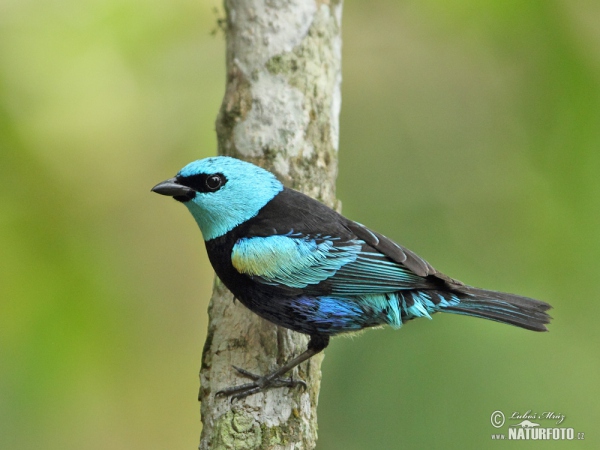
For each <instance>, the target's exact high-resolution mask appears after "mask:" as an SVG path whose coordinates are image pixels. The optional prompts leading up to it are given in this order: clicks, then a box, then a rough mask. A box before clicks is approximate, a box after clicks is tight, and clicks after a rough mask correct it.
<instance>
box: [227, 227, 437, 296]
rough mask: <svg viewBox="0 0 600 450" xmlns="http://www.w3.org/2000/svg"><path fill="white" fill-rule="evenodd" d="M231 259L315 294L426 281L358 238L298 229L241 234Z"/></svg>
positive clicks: (252, 272) (377, 290) (261, 277)
mask: <svg viewBox="0 0 600 450" xmlns="http://www.w3.org/2000/svg"><path fill="white" fill-rule="evenodd" d="M390 242H391V241H390ZM231 260H232V264H233V266H234V267H235V269H236V270H237V271H238V272H240V273H242V274H245V275H247V276H249V277H251V278H252V279H254V280H255V281H258V282H260V283H264V284H269V285H273V286H279V287H282V288H286V289H301V290H302V291H304V292H306V293H313V294H316V295H328V294H329V295H339V296H357V295H369V294H381V293H388V292H394V291H397V290H402V289H415V288H423V287H428V286H429V285H430V284H429V281H428V280H426V279H425V278H424V277H422V276H420V275H418V274H416V273H415V272H414V271H413V270H412V269H411V268H409V267H408V266H407V265H404V264H402V263H398V262H397V261H394V260H392V259H390V258H389V257H388V256H386V255H385V254H383V253H382V252H380V251H379V250H377V249H376V248H374V247H373V246H371V245H369V244H368V243H366V242H365V241H364V240H363V239H360V238H357V239H342V238H339V237H331V236H322V235H302V234H300V233H297V234H288V235H274V236H267V237H249V238H242V239H239V240H238V241H237V242H236V244H235V245H234V247H233V250H232V254H231Z"/></svg>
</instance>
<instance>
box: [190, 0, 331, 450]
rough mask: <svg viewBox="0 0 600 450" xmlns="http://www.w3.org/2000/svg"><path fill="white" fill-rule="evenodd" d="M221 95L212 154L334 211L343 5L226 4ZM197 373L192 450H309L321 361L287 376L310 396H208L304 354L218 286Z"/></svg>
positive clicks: (301, 338) (300, 345)
mask: <svg viewBox="0 0 600 450" xmlns="http://www.w3.org/2000/svg"><path fill="white" fill-rule="evenodd" d="M225 11H226V15H227V17H226V21H225V22H224V24H223V25H224V31H225V34H226V40H227V87H226V92H225V96H224V98H223V103H222V105H221V110H220V112H219V116H218V118H217V121H216V129H217V136H218V142H219V154H221V155H228V156H233V157H236V158H240V159H245V160H248V161H251V162H253V163H255V164H258V165H260V166H262V167H265V168H267V169H269V170H271V171H272V172H274V173H275V174H276V175H277V176H278V177H279V179H280V180H281V181H282V182H283V183H284V184H285V185H286V186H289V187H292V188H295V189H298V190H300V191H303V192H304V193H306V194H308V195H311V196H312V197H314V198H317V199H318V200H320V201H322V202H324V203H325V204H327V205H329V206H332V207H336V206H338V209H339V205H338V204H336V199H335V177H336V175H337V151H338V135H339V132H338V131H339V112H340V105H341V93H340V84H341V42H342V41H341V13H342V2H341V0H225ZM209 317H210V319H209V326H208V336H207V338H206V343H205V346H204V352H203V356H202V368H201V370H200V382H201V388H200V395H199V399H200V401H201V402H202V407H201V412H202V423H203V429H202V436H201V442H200V447H199V448H200V449H202V450H207V449H237V450H241V449H243V450H246V449H248V450H249V449H312V448H314V447H315V445H316V440H317V402H318V396H319V388H320V381H321V371H320V365H321V361H322V355H317V356H315V357H313V358H311V359H310V360H308V361H307V362H305V363H303V364H301V365H300V366H299V367H298V368H297V369H295V370H294V373H293V376H294V378H296V379H298V378H300V379H302V380H304V381H306V383H307V385H308V389H306V390H303V389H302V388H301V387H299V388H293V389H290V388H274V389H271V390H268V391H266V392H265V393H259V394H255V395H251V396H249V397H246V398H245V399H243V400H239V401H236V402H233V403H231V402H230V401H229V399H228V398H224V397H222V396H219V397H215V395H214V394H215V393H216V392H217V391H219V390H220V389H223V388H225V387H229V386H234V385H237V384H241V383H246V382H248V380H247V379H244V378H241V377H240V376H239V375H238V374H237V372H236V371H234V370H233V369H232V367H231V366H232V365H236V366H239V367H242V368H244V369H247V370H249V371H251V372H254V373H257V374H266V373H268V372H269V371H271V370H273V369H275V368H276V367H278V366H280V365H281V364H283V363H284V362H285V361H286V360H288V359H289V358H291V357H292V356H296V355H298V354H300V353H301V352H303V351H304V350H305V349H306V345H307V342H308V337H307V336H305V335H302V334H299V333H295V332H292V331H290V330H286V329H284V328H280V327H277V326H275V325H273V324H271V323H269V322H267V321H265V320H263V319H261V318H260V317H258V316H257V315H255V314H254V313H252V312H250V311H249V310H248V309H246V308H245V307H244V306H243V305H241V304H240V303H239V302H234V301H233V298H232V295H231V293H230V292H229V291H228V290H227V289H226V288H225V286H224V285H223V284H222V283H221V282H220V280H218V279H216V280H215V286H214V292H213V295H212V298H211V301H210V305H209Z"/></svg>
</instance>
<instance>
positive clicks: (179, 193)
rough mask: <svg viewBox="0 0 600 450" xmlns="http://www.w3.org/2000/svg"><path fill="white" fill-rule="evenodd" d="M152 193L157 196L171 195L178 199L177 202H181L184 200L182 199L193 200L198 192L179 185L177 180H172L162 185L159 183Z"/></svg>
mask: <svg viewBox="0 0 600 450" xmlns="http://www.w3.org/2000/svg"><path fill="white" fill-rule="evenodd" d="M152 192H156V193H157V194H161V195H169V196H171V197H178V198H176V200H180V201H181V200H183V199H182V197H185V200H191V199H193V198H194V197H195V196H196V191H194V190H193V189H192V188H189V187H187V186H184V185H182V184H179V182H178V181H177V178H170V179H168V180H165V181H163V182H162V183H158V184H157V185H156V186H154V187H153V188H152Z"/></svg>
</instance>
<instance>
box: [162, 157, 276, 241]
mask: <svg viewBox="0 0 600 450" xmlns="http://www.w3.org/2000/svg"><path fill="white" fill-rule="evenodd" d="M281 190H283V185H282V184H281V183H280V182H279V181H278V180H277V178H275V175H273V174H272V173H270V172H268V171H266V170H264V169H262V168H260V167H258V166H255V165H254V164H251V163H248V162H245V161H241V160H239V159H235V158H229V157H227V156H216V157H212V158H205V159H200V160H198V161H194V162H191V163H189V164H188V165H187V166H185V167H184V168H183V169H181V170H180V171H179V173H177V175H176V176H175V177H174V178H170V179H168V180H165V181H163V182H162V183H159V184H157V185H156V186H154V187H153V188H152V191H153V192H156V193H157V194H162V195H168V196H171V197H173V198H174V199H175V200H177V201H179V202H182V203H183V204H184V205H185V206H187V208H188V209H189V210H190V212H191V213H192V216H194V219H196V222H197V223H198V226H199V227H200V230H201V231H202V235H203V236H204V240H206V241H209V240H211V239H214V238H216V237H219V236H222V235H224V234H225V233H227V232H228V231H230V230H232V229H233V228H235V227H236V226H238V225H239V224H241V223H243V222H245V221H247V220H248V219H251V218H252V217H254V216H256V215H257V214H258V212H259V211H260V210H261V208H262V207H263V206H265V205H266V204H267V203H269V201H271V200H272V199H273V197H275V196H276V195H277V194H278V193H279V192H281Z"/></svg>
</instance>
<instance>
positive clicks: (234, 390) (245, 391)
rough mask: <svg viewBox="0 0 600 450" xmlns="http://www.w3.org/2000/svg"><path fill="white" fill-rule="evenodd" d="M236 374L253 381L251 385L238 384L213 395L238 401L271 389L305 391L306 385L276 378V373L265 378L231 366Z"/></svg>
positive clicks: (296, 381)
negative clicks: (296, 388)
mask: <svg viewBox="0 0 600 450" xmlns="http://www.w3.org/2000/svg"><path fill="white" fill-rule="evenodd" d="M233 368H234V369H235V370H237V371H238V373H239V374H240V375H242V376H244V377H246V378H250V379H251V380H254V381H253V382H252V383H245V384H240V385H238V386H232V387H229V388H225V389H221V390H220V391H218V392H217V393H216V394H215V395H224V396H226V397H231V398H230V400H231V401H232V402H233V401H234V400H239V399H242V398H244V397H247V396H249V395H252V394H257V393H259V392H263V391H265V390H267V389H271V388H279V387H289V388H294V387H297V386H302V387H303V388H304V389H306V387H307V386H306V383H305V382H304V381H302V380H294V379H293V378H292V377H290V378H281V377H278V376H277V371H275V372H273V373H270V374H268V375H265V376H262V377H261V376H260V375H256V374H254V373H252V372H248V371H247V370H246V369H242V368H241V367H236V366H233Z"/></svg>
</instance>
